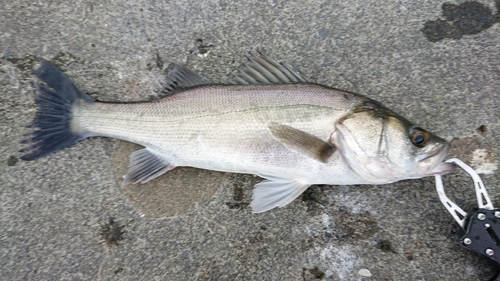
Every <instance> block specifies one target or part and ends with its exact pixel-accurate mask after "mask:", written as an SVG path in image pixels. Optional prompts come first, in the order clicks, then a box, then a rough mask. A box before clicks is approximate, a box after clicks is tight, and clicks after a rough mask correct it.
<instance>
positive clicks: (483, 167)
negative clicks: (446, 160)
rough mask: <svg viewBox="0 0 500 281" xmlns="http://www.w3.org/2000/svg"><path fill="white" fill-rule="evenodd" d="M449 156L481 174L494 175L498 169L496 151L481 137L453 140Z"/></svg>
mask: <svg viewBox="0 0 500 281" xmlns="http://www.w3.org/2000/svg"><path fill="white" fill-rule="evenodd" d="M484 133H486V129H484ZM448 155H449V157H450V158H451V157H456V158H458V159H460V160H462V161H464V162H465V163H467V164H470V165H471V166H472V168H474V170H476V172H477V173H479V174H492V173H494V171H496V170H497V169H498V164H499V157H498V154H497V152H496V150H495V149H494V148H493V147H492V146H490V145H488V144H487V143H486V142H485V141H484V139H483V138H482V137H480V136H474V137H465V138H460V139H459V138H456V139H453V140H452V141H451V150H450V153H449V154H448Z"/></svg>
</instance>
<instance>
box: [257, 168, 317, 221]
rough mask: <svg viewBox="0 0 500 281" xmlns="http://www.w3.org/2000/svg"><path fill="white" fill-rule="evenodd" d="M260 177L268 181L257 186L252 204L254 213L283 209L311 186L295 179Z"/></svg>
mask: <svg viewBox="0 0 500 281" xmlns="http://www.w3.org/2000/svg"><path fill="white" fill-rule="evenodd" d="M259 176H260V177H263V178H266V180H265V181H263V182H260V183H258V184H256V185H255V188H254V190H253V195H252V203H250V207H252V212H253V213H262V212H265V211H268V210H271V209H273V208H276V207H283V206H285V205H287V204H289V203H290V202H292V201H293V200H294V199H295V198H297V197H299V196H300V195H301V194H302V193H303V192H304V191H305V190H306V189H307V188H308V187H309V186H310V184H308V183H303V182H300V181H298V180H295V179H283V178H277V177H271V176H263V175H259Z"/></svg>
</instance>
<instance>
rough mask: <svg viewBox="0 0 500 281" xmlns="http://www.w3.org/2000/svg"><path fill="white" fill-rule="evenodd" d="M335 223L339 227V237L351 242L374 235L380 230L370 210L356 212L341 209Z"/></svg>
mask: <svg viewBox="0 0 500 281" xmlns="http://www.w3.org/2000/svg"><path fill="white" fill-rule="evenodd" d="M335 224H336V225H337V227H338V229H339V232H338V233H337V236H338V238H339V239H340V240H342V241H349V242H350V243H353V242H356V241H359V240H365V239H368V238H370V237H373V236H375V234H376V233H377V232H378V231H379V230H380V228H379V226H378V223H377V220H376V219H375V218H374V217H373V216H372V215H371V214H370V213H369V212H361V213H357V214H355V213H351V212H349V211H346V210H341V211H340V216H339V219H338V220H337V221H336V222H335Z"/></svg>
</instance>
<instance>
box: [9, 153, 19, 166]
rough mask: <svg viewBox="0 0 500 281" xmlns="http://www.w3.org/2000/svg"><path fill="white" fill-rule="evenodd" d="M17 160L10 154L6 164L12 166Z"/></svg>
mask: <svg viewBox="0 0 500 281" xmlns="http://www.w3.org/2000/svg"><path fill="white" fill-rule="evenodd" d="M18 161H19V159H18V158H17V157H16V156H13V155H11V156H10V157H9V158H8V159H7V166H14V165H16V163H17V162H18Z"/></svg>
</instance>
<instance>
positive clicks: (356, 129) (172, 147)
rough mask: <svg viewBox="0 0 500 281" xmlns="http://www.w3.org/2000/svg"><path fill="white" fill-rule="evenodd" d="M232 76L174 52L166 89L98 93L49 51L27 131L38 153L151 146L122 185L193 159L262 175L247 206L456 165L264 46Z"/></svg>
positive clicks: (258, 207) (397, 123)
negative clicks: (218, 75) (101, 144)
mask: <svg viewBox="0 0 500 281" xmlns="http://www.w3.org/2000/svg"><path fill="white" fill-rule="evenodd" d="M247 58H248V61H247V62H246V63H245V64H244V65H243V68H242V69H240V70H239V72H238V73H237V74H236V75H235V76H234V78H233V79H232V80H231V81H230V82H229V83H213V82H211V81H208V80H207V79H205V78H204V77H203V76H201V75H199V74H197V73H196V72H194V71H192V70H190V69H189V68H187V67H185V66H182V65H179V64H175V63H172V64H170V65H169V66H168V68H167V69H166V71H165V75H164V78H163V79H164V81H162V85H163V88H162V92H163V93H164V94H165V96H164V97H162V98H160V99H157V100H154V101H147V102H132V103H120V102H117V103H113V102H99V101H97V100H96V99H94V98H92V97H91V96H89V95H88V94H86V93H84V92H82V91H81V90H80V89H79V88H78V87H77V86H76V85H75V84H74V83H73V82H72V81H71V80H70V78H69V77H68V76H66V75H65V74H64V73H63V72H62V71H60V70H59V69H58V68H57V67H55V66H54V65H53V64H52V63H51V62H49V61H47V60H45V59H39V61H40V66H39V67H38V68H37V69H36V70H34V72H33V73H34V75H35V76H37V77H38V78H39V79H40V80H41V81H42V82H43V83H38V82H32V87H33V88H34V93H35V102H36V104H37V112H36V115H35V118H34V120H33V122H32V123H31V125H30V126H29V127H30V128H32V129H31V131H30V132H29V133H28V134H27V135H26V138H25V139H24V140H23V141H22V143H23V144H24V145H25V147H24V148H23V149H22V150H21V152H23V153H25V154H24V155H23V156H22V157H21V159H22V160H25V161H32V160H36V159H39V158H41V157H44V156H46V155H49V154H51V153H54V152H56V151H59V150H61V149H63V148H65V147H68V146H70V145H72V144H74V143H76V142H78V141H80V140H82V139H85V138H89V137H96V136H100V137H109V138H115V139H120V140H124V141H128V142H133V143H137V144H139V145H141V146H143V147H144V148H142V149H139V150H137V151H134V152H133V153H131V154H130V156H129V168H128V171H127V173H126V175H124V176H123V182H122V186H124V185H127V184H137V183H146V182H148V181H151V180H153V179H155V178H157V177H159V176H161V175H163V174H164V173H166V172H167V171H169V170H172V169H174V168H175V167H181V166H187V167H194V168H200V169H207V170H215V171H222V172H230V173H242V174H253V175H257V176H259V177H261V178H263V179H264V180H263V181H261V182H260V183H258V184H256V185H255V186H254V189H253V194H252V202H251V204H250V206H251V209H252V212H254V213H260V212H264V211H268V210H271V209H273V208H276V207H283V206H285V205H287V204H289V203H290V202H292V201H293V200H294V199H296V198H297V197H298V196H300V195H301V194H302V193H303V192H304V191H305V190H306V189H307V188H308V187H309V186H311V185H317V184H322V185H358V184H369V185H379V184H388V183H392V182H396V181H400V180H405V179H418V178H422V177H426V176H434V175H442V174H447V173H450V172H452V171H453V170H454V169H455V165H453V164H450V163H446V162H444V159H445V158H446V156H447V154H448V151H449V149H450V144H449V143H448V142H447V141H446V140H444V139H442V138H440V137H438V136H436V135H434V134H432V133H431V132H429V131H427V130H425V129H423V128H422V127H420V126H417V125H415V124H414V123H412V122H410V121H408V120H407V119H405V118H403V117H401V116H400V115H398V114H397V113H395V112H394V111H392V110H390V109H388V108H386V107H385V106H383V105H382V104H381V103H379V102H377V101H375V100H372V99H370V98H368V97H365V96H363V95H359V94H356V93H352V92H348V91H343V90H338V89H335V88H332V87H329V86H325V85H321V84H317V83H314V82H313V81H312V80H311V79H309V78H307V77H306V76H305V75H303V74H302V73H301V72H300V71H298V70H296V69H293V68H292V67H290V66H289V65H287V64H286V63H283V62H277V61H275V60H273V59H271V58H269V57H268V56H267V55H265V54H264V53H263V52H260V51H257V53H249V56H248V57H247Z"/></svg>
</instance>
